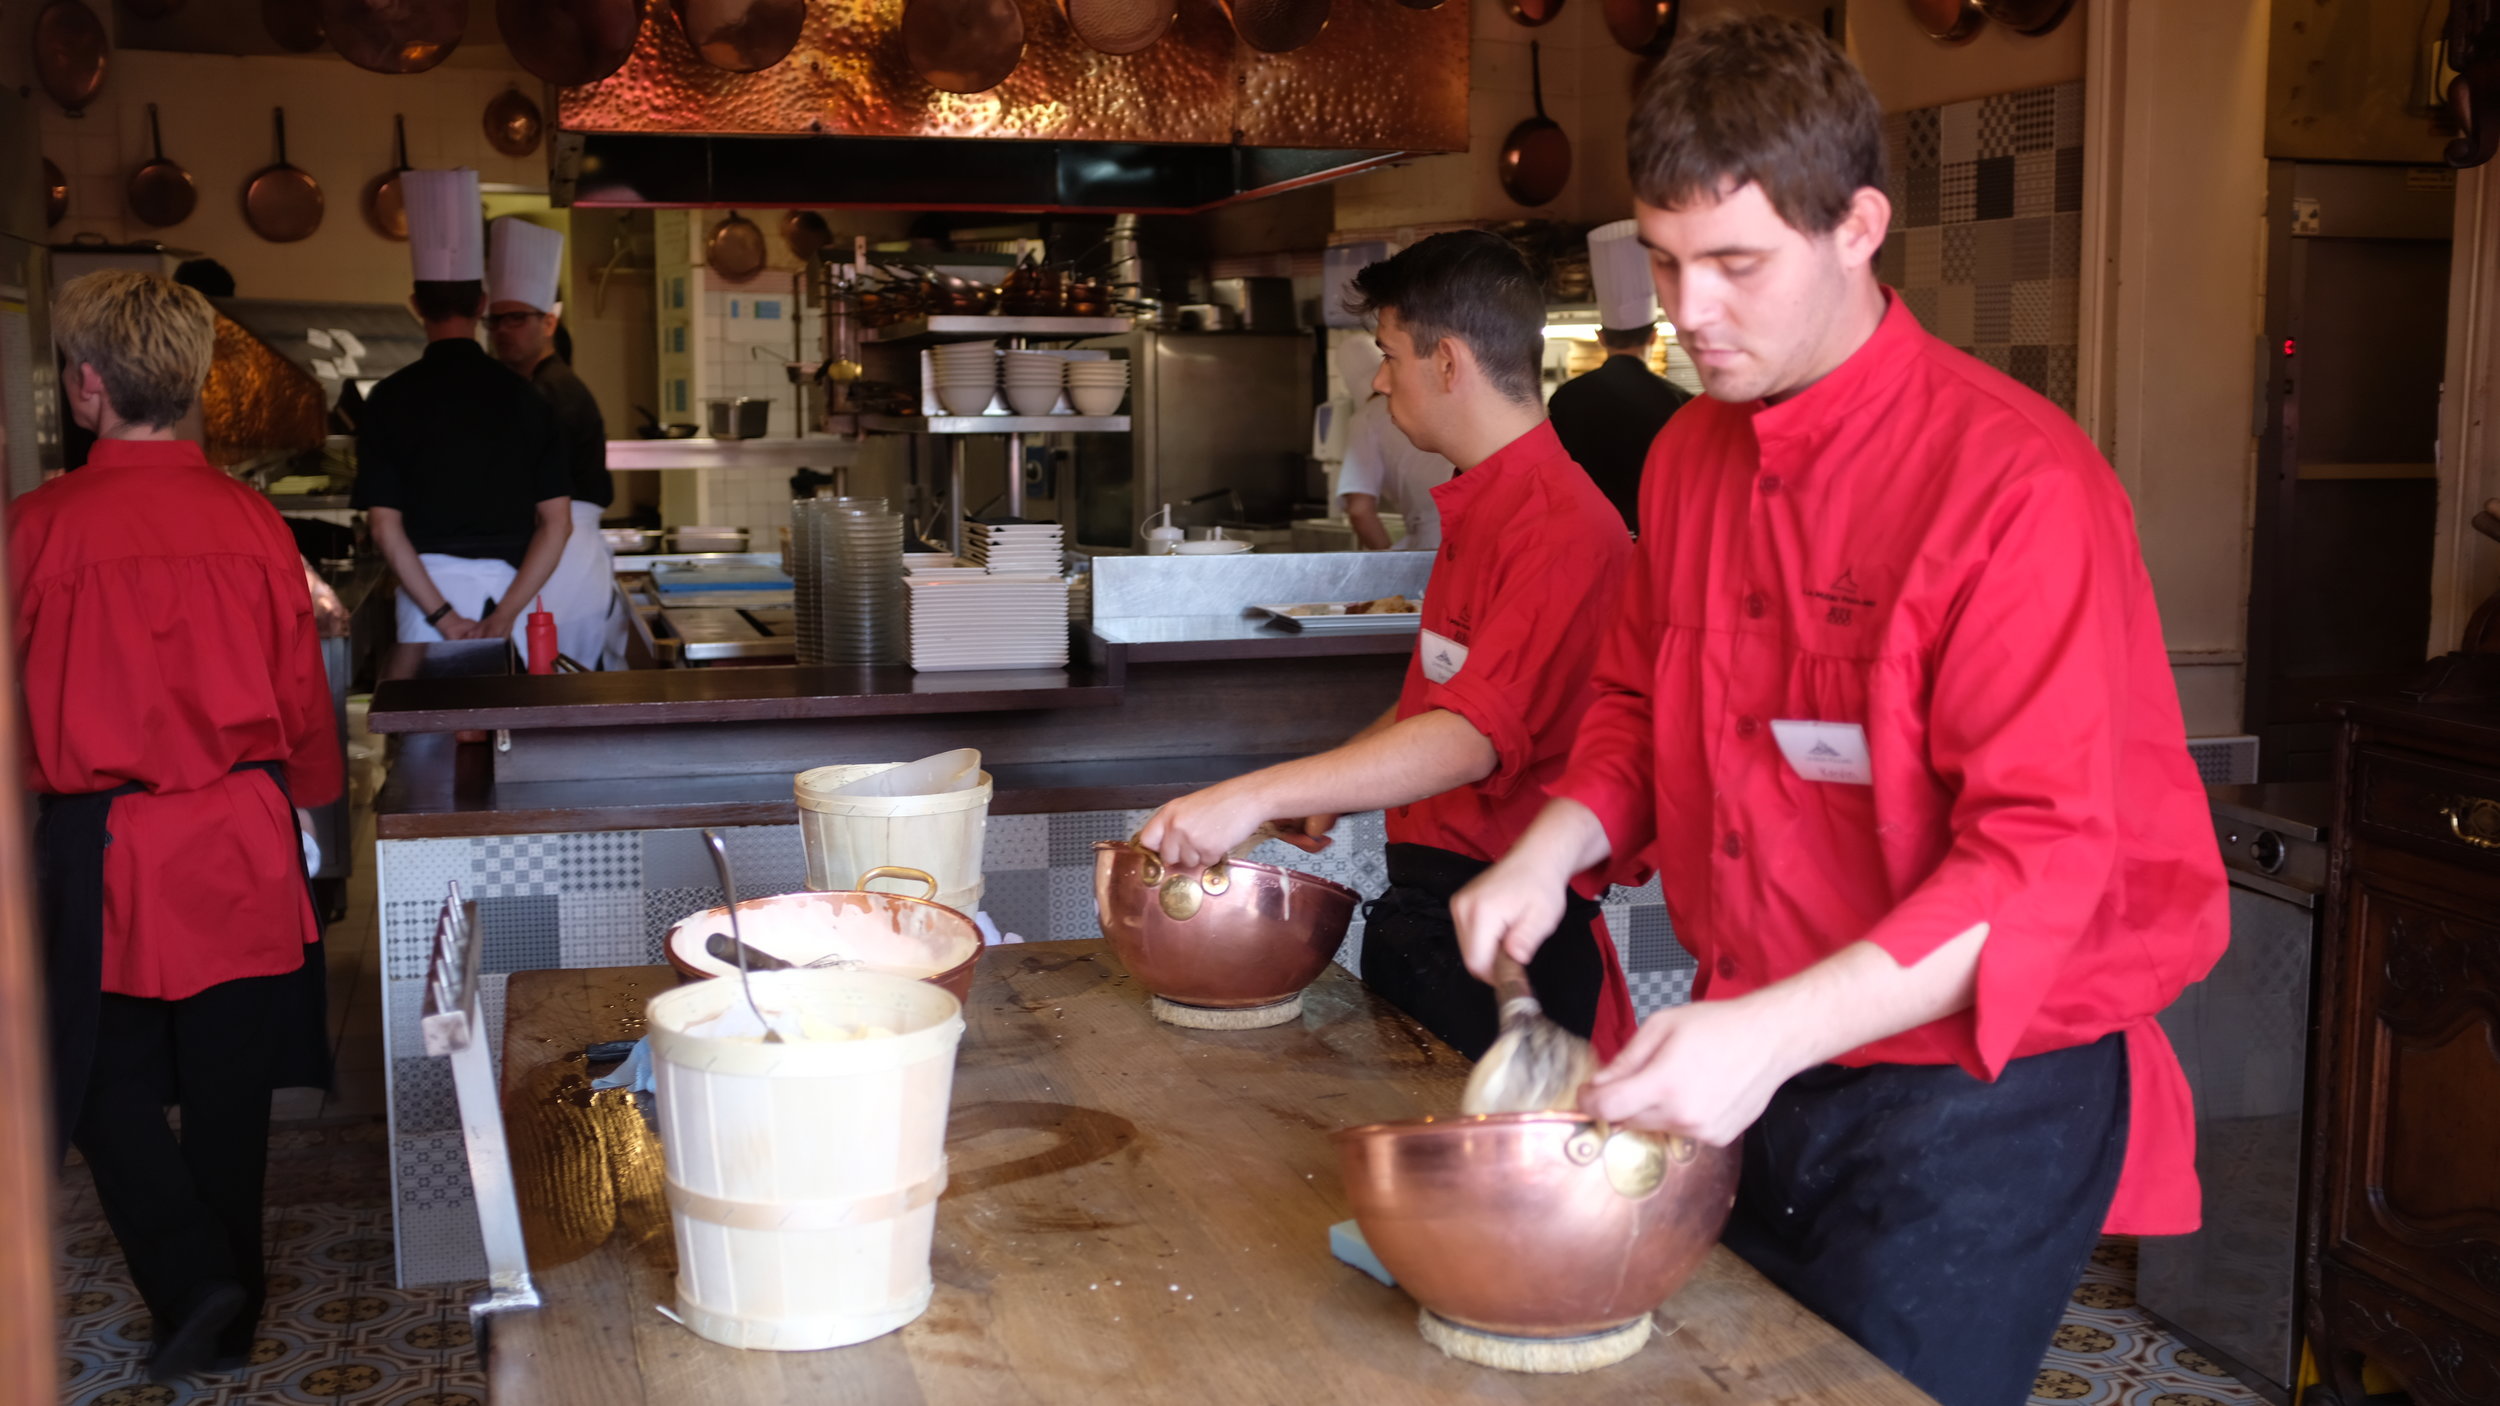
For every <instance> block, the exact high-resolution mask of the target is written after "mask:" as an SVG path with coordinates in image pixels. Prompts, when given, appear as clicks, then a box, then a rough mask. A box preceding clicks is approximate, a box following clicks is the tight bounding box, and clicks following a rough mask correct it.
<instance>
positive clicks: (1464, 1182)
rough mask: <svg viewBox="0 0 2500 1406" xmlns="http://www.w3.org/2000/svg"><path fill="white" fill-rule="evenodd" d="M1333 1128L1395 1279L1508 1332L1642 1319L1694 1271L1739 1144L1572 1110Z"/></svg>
mask: <svg viewBox="0 0 2500 1406" xmlns="http://www.w3.org/2000/svg"><path fill="white" fill-rule="evenodd" d="M1333 1140H1334V1141H1335V1142H1336V1144H1337V1162H1338V1166H1339V1168H1340V1169H1341V1170H1342V1171H1343V1172H1344V1174H1345V1185H1346V1197H1347V1199H1348V1200H1350V1201H1351V1202H1353V1204H1354V1219H1355V1221H1356V1223H1357V1224H1359V1225H1361V1227H1362V1229H1363V1238H1364V1239H1365V1240H1366V1241H1368V1242H1369V1243H1370V1245H1371V1248H1372V1253H1374V1254H1376V1255H1378V1256H1379V1257H1380V1262H1381V1264H1382V1265H1384V1266H1386V1267H1387V1269H1388V1271H1389V1273H1390V1274H1391V1275H1393V1276H1395V1277H1396V1279H1397V1281H1398V1287H1400V1288H1402V1289H1404V1290H1406V1291H1407V1292H1408V1293H1409V1294H1411V1295H1413V1296H1414V1298H1415V1301H1416V1302H1417V1303H1419V1304H1422V1305H1423V1306H1424V1307H1425V1308H1428V1309H1430V1310H1432V1311H1433V1312H1434V1313H1436V1314H1438V1315H1440V1316H1441V1317H1443V1318H1445V1319H1448V1320H1449V1321H1450V1322H1452V1323H1457V1324H1460V1325H1463V1326H1465V1327H1470V1328H1478V1329H1482V1330H1484V1331H1486V1332H1491V1333H1501V1334H1505V1335H1507V1336H1510V1337H1520V1338H1576V1337H1584V1336H1586V1335H1588V1334H1591V1333H1602V1332H1604V1331H1606V1330H1608V1329H1610V1328H1616V1327H1620V1326H1622V1325H1624V1324H1626V1323H1630V1322H1632V1321H1633V1320H1634V1319H1637V1318H1639V1317H1640V1316H1641V1315H1642V1314H1645V1313H1647V1312H1649V1311H1650V1310H1651V1309H1654V1308H1656V1307H1657V1306H1658V1305H1660V1304H1662V1303H1664V1302H1666V1301H1667V1299H1668V1298H1669V1297H1670V1296H1671V1295H1673V1294H1674V1293H1675V1291H1676V1290H1678V1289H1681V1288H1683V1287H1684V1281H1686V1280H1688V1279H1690V1278H1692V1277H1693V1271H1694V1270H1696V1269H1699V1268H1700V1267H1701V1262H1702V1259H1703V1257H1704V1256H1706V1255H1708V1254H1709V1253H1710V1247H1711V1246H1712V1245H1714V1244H1716V1243H1718V1239H1719V1231H1720V1229H1721V1228H1722V1227H1723V1226H1725V1225H1726V1224H1727V1217H1728V1212H1729V1211H1730V1210H1731V1209H1732V1208H1733V1207H1734V1206H1735V1205H1736V1170H1737V1164H1738V1153H1737V1147H1738V1145H1737V1144H1731V1145H1729V1146H1727V1147H1709V1146H1705V1145H1703V1144H1700V1143H1696V1142H1692V1141H1690V1140H1687V1139H1684V1138H1675V1137H1659V1136H1656V1135H1653V1134H1649V1133H1636V1132H1631V1131H1628V1130H1615V1131H1611V1132H1609V1131H1606V1130H1604V1129H1603V1128H1602V1127H1601V1125H1599V1124H1596V1123H1594V1122H1592V1121H1591V1120H1590V1119H1589V1118H1587V1117H1586V1116H1584V1115H1582V1114H1577V1113H1497V1114H1490V1115H1484V1116H1476V1117H1458V1118H1442V1119H1433V1118H1424V1119H1416V1120H1413V1121H1409V1122H1400V1123H1374V1124H1371V1125H1369V1126H1367V1127H1360V1128H1347V1129H1345V1130H1344V1131H1342V1132H1339V1133H1336V1134H1334V1135H1333Z"/></svg>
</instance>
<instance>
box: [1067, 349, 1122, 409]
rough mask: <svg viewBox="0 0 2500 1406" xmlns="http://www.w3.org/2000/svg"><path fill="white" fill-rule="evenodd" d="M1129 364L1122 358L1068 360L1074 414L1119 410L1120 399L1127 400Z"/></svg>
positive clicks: (1070, 397)
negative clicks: (1117, 359)
mask: <svg viewBox="0 0 2500 1406" xmlns="http://www.w3.org/2000/svg"><path fill="white" fill-rule="evenodd" d="M1128 366H1129V364H1128V363H1127V362H1125V361H1071V362H1069V363H1068V399H1069V400H1070V401H1072V402H1073V403H1074V404H1075V405H1076V413H1077V414H1079V415H1117V414H1118V413H1120V402H1122V401H1124V400H1126V399H1128Z"/></svg>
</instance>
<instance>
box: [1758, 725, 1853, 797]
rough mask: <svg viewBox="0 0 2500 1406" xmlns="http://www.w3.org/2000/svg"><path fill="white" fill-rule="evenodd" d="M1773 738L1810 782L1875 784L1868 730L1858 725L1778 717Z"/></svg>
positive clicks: (1847, 784) (1848, 784)
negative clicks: (1867, 741)
mask: <svg viewBox="0 0 2500 1406" xmlns="http://www.w3.org/2000/svg"><path fill="white" fill-rule="evenodd" d="M1771 736H1772V737H1773V738H1775V739H1776V740H1777V741H1778V742H1779V744H1780V755H1781V756H1783V757H1786V758H1788V764H1789V765H1790V766H1791V767H1793V768H1795V769H1796V772H1797V774H1798V775H1799V776H1802V777H1804V778H1805V779H1806V780H1808V781H1831V782H1837V783H1839V784H1840V785H1843V786H1872V785H1874V784H1875V763H1874V761H1873V759H1872V758H1870V757H1869V756H1868V755H1867V751H1866V729H1865V728H1862V727H1860V726H1858V725H1857V724H1856V723H1824V722H1800V721H1798V720H1796V719H1793V718H1774V719H1772V720H1771Z"/></svg>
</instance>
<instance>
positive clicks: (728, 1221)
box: [650, 969, 964, 1352]
mask: <svg viewBox="0 0 2500 1406" xmlns="http://www.w3.org/2000/svg"><path fill="white" fill-rule="evenodd" d="M752 979H753V984H754V990H755V1003H756V1007H757V1008H758V1009H759V1010H760V1011H761V1013H762V1016H763V1019H764V1020H765V1021H767V1022H769V1023H770V1025H771V1027H772V1029H773V1030H774V1031H775V1032H777V1033H778V1034H780V1035H781V1037H782V1038H781V1041H780V1042H779V1043H772V1044H768V1043H765V1041H764V1039H763V1028H762V1027H761V1026H759V1025H758V1024H757V1020H756V1015H755V1014H754V1013H752V1012H750V1010H749V1009H748V1006H747V1003H746V999H745V997H744V996H743V995H741V994H740V991H739V985H738V983H737V982H735V981H725V980H724V981H700V982H695V983H692V984H690V985H686V986H680V987H678V988H676V989H675V990H673V991H666V992H663V993H661V994H660V995H658V996H656V997H654V998H652V1001H651V1010H650V1027H651V1035H650V1039H651V1065H652V1080H653V1084H654V1086H655V1090H654V1096H655V1101H656V1105H657V1114H658V1125H659V1135H660V1145H661V1150H662V1155H663V1157H664V1158H665V1161H666V1165H667V1169H668V1182H667V1191H668V1205H669V1220H670V1223H671V1226H672V1229H673V1233H674V1235H675V1237H676V1244H677V1305H676V1313H677V1316H678V1317H679V1319H680V1320H682V1321H683V1322H684V1323H685V1325H686V1326H687V1327H688V1328H690V1329H692V1330H694V1331H695V1332H696V1333H698V1334H701V1335H702V1336H703V1337H706V1338H709V1339H711V1340H712V1341H714V1342H717V1343H725V1344H727V1345H728V1346H731V1347H742V1348H763V1349H770V1350H775V1351H794V1352H803V1351H811V1350H814V1349H818V1348H828V1347H841V1346H844V1345H846V1344H850V1343H857V1342H865V1341H867V1340H868V1339H870V1338H873V1337H877V1336H879V1335H880V1334H884V1333H890V1332H892V1331H894V1330H895V1329H897V1328H900V1327H902V1326H903V1325H904V1324H906V1323H909V1322H911V1321H912V1320H913V1319H915V1318H917V1317H919V1316H920V1314H921V1313H922V1312H923V1311H924V1310H925V1309H927V1308H928V1306H929V1298H930V1295H931V1292H932V1289H933V1284H932V1281H931V1278H930V1274H929V1244H930V1239H931V1236H932V1234H933V1232H934V1230H935V1227H936V1222H937V1200H938V1196H939V1194H940V1193H941V1192H943V1191H944V1190H945V1189H946V1115H947V1107H948V1102H949V1099H950V1098H951V1096H952V1093H953V1087H954V1078H955V1051H956V1048H957V1046H958V1044H959V1043H960V1042H961V1040H962V1037H963V1030H964V1020H963V1003H962V1002H961V1001H958V1000H957V999H955V997H954V996H953V995H951V994H949V993H948V992H946V991H944V990H942V989H940V988H939V987H936V986H933V985H930V984H929V983H927V982H925V981H915V980H912V979H910V978H907V977H901V976H893V975H888V974H886V973H882V972H868V971H826V970H815V971H809V970H804V969H790V970H783V971H770V972H758V973H756V974H754V976H753V978H752Z"/></svg>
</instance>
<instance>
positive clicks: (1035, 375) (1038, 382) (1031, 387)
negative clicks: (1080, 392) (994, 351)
mask: <svg viewBox="0 0 2500 1406" xmlns="http://www.w3.org/2000/svg"><path fill="white" fill-rule="evenodd" d="M998 359H999V364H1000V365H1001V366H1002V367H1004V368H1005V371H1006V380H1007V408H1008V409H1009V410H1011V411H1013V412H1015V413H1016V414H1018V415H1050V414H1055V413H1057V412H1058V409H1059V393H1060V391H1061V389H1062V388H1063V387H1065V386H1066V384H1067V378H1066V376H1065V374H1064V371H1065V368H1066V366H1067V364H1068V360H1067V358H1066V357H1063V356H1061V355H1060V354H1059V353H1057V352H1046V351H1009V352H1001V353H1000V354H999V358H998Z"/></svg>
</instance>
